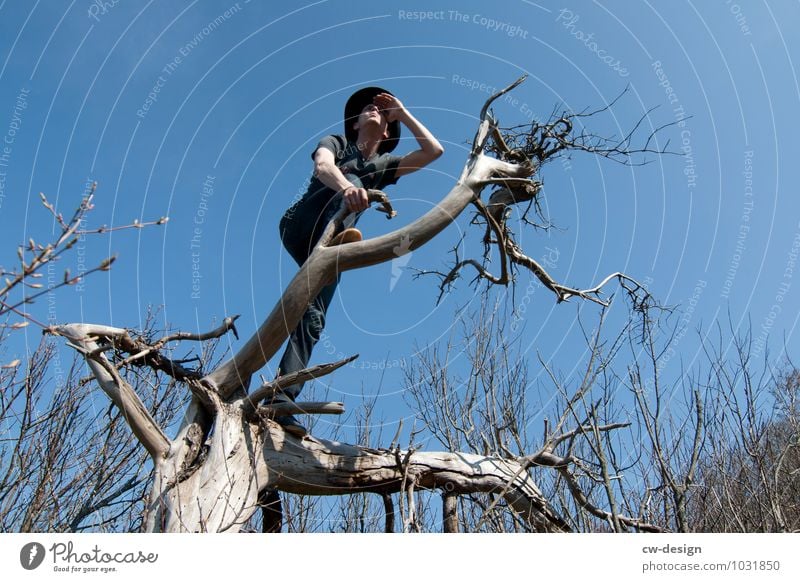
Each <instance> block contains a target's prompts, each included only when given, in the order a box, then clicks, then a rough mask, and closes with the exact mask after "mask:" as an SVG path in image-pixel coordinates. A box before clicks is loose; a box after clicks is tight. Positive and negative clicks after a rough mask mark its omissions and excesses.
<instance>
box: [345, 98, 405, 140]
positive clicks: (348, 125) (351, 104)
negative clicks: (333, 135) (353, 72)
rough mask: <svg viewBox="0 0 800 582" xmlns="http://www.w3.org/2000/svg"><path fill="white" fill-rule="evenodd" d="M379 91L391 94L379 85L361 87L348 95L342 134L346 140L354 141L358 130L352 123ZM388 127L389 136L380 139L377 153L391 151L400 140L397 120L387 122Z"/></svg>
mask: <svg viewBox="0 0 800 582" xmlns="http://www.w3.org/2000/svg"><path fill="white" fill-rule="evenodd" d="M379 93H388V94H389V95H393V94H392V93H391V92H390V91H387V90H386V89H382V88H380V87H364V88H363V89H359V90H358V91H356V92H355V93H353V94H352V95H350V99H348V100H347V103H346V104H345V106H344V135H345V137H346V138H347V141H348V142H351V143H355V141H356V139H357V138H358V132H357V131H356V130H355V129H353V124H354V123H355V122H356V121H358V116H359V114H360V113H361V110H362V109H364V107H366V106H367V105H369V104H370V103H372V100H373V99H374V98H375V95H378V94H379ZM388 129H389V137H387V138H386V139H384V140H383V141H381V145H379V146H378V153H379V154H385V153H388V152H390V151H392V150H393V149H394V148H396V147H397V142H398V141H399V140H400V122H399V121H392V122H391V123H389V126H388Z"/></svg>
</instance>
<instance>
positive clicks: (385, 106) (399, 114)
mask: <svg viewBox="0 0 800 582" xmlns="http://www.w3.org/2000/svg"><path fill="white" fill-rule="evenodd" d="M375 105H377V106H378V107H379V108H381V109H382V110H385V111H386V115H387V119H388V120H389V121H390V122H391V121H394V120H397V121H399V122H400V123H402V124H403V125H405V126H406V127H407V128H408V129H409V131H411V133H412V134H413V135H414V138H415V139H416V140H417V143H418V144H419V149H418V150H414V151H413V152H409V153H407V154H406V155H405V156H403V157H402V158H401V160H400V164H399V165H398V166H397V171H396V172H395V176H396V177H398V178H399V177H400V176H405V175H406V174H410V173H411V172H416V171H417V170H419V169H420V168H424V167H425V166H427V165H428V164H430V163H431V162H432V161H433V160H435V159H436V158H438V157H439V156H441V155H442V154H443V153H444V148H443V147H442V144H440V143H439V140H437V139H436V138H435V137H433V134H432V133H431V132H430V130H429V129H428V128H427V127H425V126H424V125H422V123H420V121H419V120H418V119H417V118H416V117H414V116H413V115H411V113H410V112H409V111H408V109H406V108H405V107H404V106H403V104H402V103H401V102H400V100H399V99H398V98H397V97H395V96H394V95H389V94H388V93H381V94H380V95H377V96H376V97H375Z"/></svg>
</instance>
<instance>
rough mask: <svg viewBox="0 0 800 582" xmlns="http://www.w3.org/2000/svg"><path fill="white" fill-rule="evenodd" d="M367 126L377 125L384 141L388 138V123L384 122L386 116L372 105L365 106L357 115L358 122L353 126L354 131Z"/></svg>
mask: <svg viewBox="0 0 800 582" xmlns="http://www.w3.org/2000/svg"><path fill="white" fill-rule="evenodd" d="M368 124H377V125H378V126H379V127H380V129H381V133H382V134H383V137H384V139H385V138H387V137H389V122H388V121H387V120H386V114H385V113H384V112H383V111H381V110H380V109H378V106H377V105H375V104H374V103H369V104H368V105H365V106H364V108H363V109H362V110H361V113H359V115H358V121H357V122H356V124H355V128H356V131H358V130H359V129H360V128H361V127H366V126H367V125H368Z"/></svg>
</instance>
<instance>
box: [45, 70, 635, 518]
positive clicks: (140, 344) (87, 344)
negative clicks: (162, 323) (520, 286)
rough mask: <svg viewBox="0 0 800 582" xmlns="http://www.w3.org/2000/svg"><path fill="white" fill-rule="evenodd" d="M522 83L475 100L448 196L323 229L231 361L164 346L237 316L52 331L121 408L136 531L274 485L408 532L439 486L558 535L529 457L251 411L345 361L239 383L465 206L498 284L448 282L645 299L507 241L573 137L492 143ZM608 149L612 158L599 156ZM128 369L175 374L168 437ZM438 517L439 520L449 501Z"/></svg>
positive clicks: (543, 133) (556, 131)
mask: <svg viewBox="0 0 800 582" xmlns="http://www.w3.org/2000/svg"><path fill="white" fill-rule="evenodd" d="M522 81H523V79H520V80H518V81H517V82H515V83H514V84H512V85H511V86H509V87H508V88H506V89H504V90H503V91H500V92H499V93H497V94H495V95H493V96H492V97H491V98H489V100H487V102H486V103H485V105H484V106H483V109H482V111H481V114H480V125H479V127H478V130H477V133H476V135H475V138H474V140H473V142H472V148H471V151H470V153H469V156H468V159H467V162H466V164H465V165H464V169H463V171H462V173H461V175H460V177H459V179H458V181H457V183H456V184H455V186H454V187H453V188H452V190H451V191H450V192H449V193H448V194H447V195H446V196H445V197H444V198H443V199H442V200H441V201H440V202H439V204H438V205H437V206H436V207H435V208H433V209H432V210H430V211H429V212H427V213H426V214H424V215H423V216H421V217H420V218H418V219H417V220H416V221H414V222H412V223H411V224H409V225H407V226H405V227H403V228H400V229H398V230H395V231H393V232H390V233H388V234H384V235H382V236H378V237H375V238H372V239H367V240H364V241H362V242H358V243H351V244H347V245H343V246H336V247H329V246H328V243H329V241H330V240H331V238H332V237H333V235H334V233H335V232H336V231H337V229H339V228H340V226H341V224H342V221H343V219H344V218H345V215H346V210H345V209H344V208H342V209H341V210H340V211H339V213H338V214H337V215H336V216H335V217H334V219H333V220H332V221H331V222H330V223H329V224H328V225H327V227H326V229H325V232H324V234H323V236H322V237H321V239H320V242H319V244H318V245H317V247H316V248H315V249H314V251H313V253H312V254H311V256H310V257H309V258H308V260H307V261H306V262H305V264H303V266H302V267H301V268H300V270H299V272H298V273H297V275H296V276H295V277H294V278H293V279H292V280H291V282H290V283H289V285H288V286H287V288H286V289H285V291H284V293H283V295H282V297H281V298H280V300H279V301H278V303H277V304H276V306H275V307H274V308H273V310H272V312H271V313H270V314H269V315H268V316H267V318H266V319H265V320H264V322H263V323H262V325H261V326H260V328H259V329H258V330H257V332H256V333H255V334H254V335H253V336H252V337H251V338H250V339H249V340H248V341H247V342H246V343H245V344H244V346H243V347H242V348H241V349H240V350H239V351H238V353H236V354H235V355H234V356H233V357H232V358H231V359H230V360H228V361H226V362H225V363H223V364H222V365H220V366H219V367H217V368H216V369H213V370H211V371H204V370H199V369H192V368H190V367H187V366H186V365H185V362H180V361H176V360H173V359H170V358H168V357H167V356H166V355H165V353H166V350H167V349H168V347H169V346H170V345H174V343H175V342H179V341H201V340H204V339H208V338H211V337H219V336H221V335H222V334H224V333H227V332H229V331H233V332H235V327H234V320H235V318H228V319H226V320H225V322H224V323H223V325H222V326H220V327H219V328H217V329H216V330H213V331H212V332H209V333H208V334H203V335H197V334H173V335H170V336H166V337H164V338H162V339H160V340H158V341H146V340H145V339H143V338H139V337H136V335H135V334H132V333H130V332H128V330H125V329H121V328H113V327H109V326H104V325H93V324H67V325H60V326H54V327H51V328H50V331H51V332H52V333H54V334H58V335H60V336H63V337H65V338H66V339H67V340H68V342H69V344H70V345H71V346H73V347H74V348H75V349H77V350H78V351H80V352H81V353H82V354H83V355H84V356H85V358H86V361H87V362H88V365H89V367H90V368H91V370H92V372H93V374H94V377H95V378H96V380H97V382H98V384H99V385H100V387H101V388H102V390H103V391H104V392H105V393H106V394H107V395H108V397H109V398H110V399H111V401H112V402H113V404H114V405H115V406H117V407H118V408H119V409H120V410H121V411H122V412H123V416H124V417H125V419H126V420H127V422H128V424H129V425H130V428H131V430H132V431H133V433H134V435H135V436H136V438H137V439H138V440H139V442H140V443H141V444H142V445H143V446H144V448H145V449H146V450H147V452H148V453H149V454H150V456H151V457H152V460H153V465H154V477H153V487H152V491H151V493H150V496H149V501H148V504H147V510H146V516H145V520H144V529H145V530H147V531H164V532H184V531H188V532H196V531H209V532H222V531H227V532H233V531H237V530H239V529H240V528H241V527H242V525H243V524H244V523H245V522H247V520H248V519H249V518H250V516H251V515H252V514H253V513H254V512H255V511H256V510H257V509H258V508H259V507H260V500H261V502H263V499H264V498H265V496H264V494H265V492H267V491H270V490H275V489H277V490H280V491H286V492H290V493H302V494H306V495H343V494H348V493H352V492H359V493H363V492H375V493H377V494H381V495H383V496H384V499H389V497H388V494H391V493H395V492H400V493H401V495H400V499H401V502H402V500H403V499H405V500H406V505H405V508H404V509H405V511H401V512H400V513H401V514H402V515H404V516H405V517H404V522H405V525H406V528H407V529H413V528H414V523H415V517H414V511H415V509H414V491H415V490H419V489H441V490H442V491H443V492H446V493H447V495H448V496H450V497H452V496H457V495H465V494H470V493H475V492H493V493H495V494H496V495H499V496H500V497H501V498H502V499H504V500H505V502H506V503H507V504H508V506H509V507H511V508H513V510H514V511H515V512H516V513H517V514H518V515H519V516H520V518H521V519H522V520H524V521H525V522H526V523H528V524H529V525H530V528H531V529H534V530H539V531H552V530H565V529H569V528H568V525H567V523H566V522H565V520H564V519H563V518H561V517H560V516H559V515H557V514H556V513H555V512H554V511H553V510H552V508H551V507H550V505H549V504H548V502H547V500H546V499H545V498H544V497H543V496H542V494H541V493H540V491H539V489H538V487H537V485H536V483H534V482H533V480H532V478H531V476H530V474H529V472H528V471H527V469H528V465H529V463H530V460H515V459H509V458H503V457H501V456H492V455H487V456H481V455H475V454H464V453H459V452H455V451H452V452H422V451H416V450H413V449H409V450H401V449H400V448H399V447H390V448H387V449H371V448H366V447H357V446H351V445H347V444H341V443H336V442H332V441H325V440H320V439H316V438H313V437H311V436H307V437H304V438H302V439H297V438H294V437H292V436H290V435H288V434H287V433H285V432H284V430H283V429H282V428H281V427H280V425H279V424H277V423H276V422H274V421H273V420H272V419H273V418H274V416H276V415H280V414H298V413H301V414H309V413H310V414H325V413H333V414H337V413H341V412H342V410H343V408H342V406H341V404H339V403H308V402H307V403H297V404H296V405H286V404H281V405H269V404H263V403H262V402H264V401H267V402H268V401H269V399H270V397H272V396H273V395H274V394H275V393H277V392H279V391H280V390H281V389H282V388H283V387H284V386H287V385H290V384H292V383H293V382H295V381H297V375H299V376H303V377H304V378H316V377H320V376H322V375H324V374H327V373H330V372H332V371H334V370H335V369H336V368H337V367H339V366H341V365H343V364H345V363H346V362H347V361H349V360H344V361H340V362H336V363H333V364H326V365H323V366H318V367H316V368H312V369H309V370H305V371H303V372H300V373H298V374H297V375H294V376H291V377H290V376H288V375H287V376H283V377H279V378H278V379H276V380H274V381H272V382H265V383H263V384H261V385H259V386H251V379H252V377H253V375H254V374H255V373H256V372H257V371H258V370H260V369H261V368H262V367H263V366H264V365H265V364H266V363H267V361H268V360H269V359H270V358H271V357H272V356H273V355H274V354H275V353H276V352H277V350H278V349H279V348H280V347H281V345H282V344H283V342H284V340H285V339H286V338H287V337H288V335H289V332H290V331H291V330H292V329H294V327H295V326H296V324H297V322H298V321H299V320H300V318H301V317H302V315H303V313H304V311H305V310H306V306H307V305H308V303H309V301H310V300H311V299H312V298H313V297H315V296H316V295H317V294H318V293H319V291H320V290H321V289H322V288H323V287H324V286H325V285H326V284H327V283H328V282H330V281H331V280H333V279H334V278H335V277H336V276H337V275H338V274H339V273H342V272H344V271H348V270H353V269H359V268H364V267H368V266H371V265H375V264H378V263H382V262H386V261H389V260H391V259H393V258H394V257H395V256H396V253H395V249H396V248H397V247H398V246H401V245H402V246H403V247H404V248H408V250H409V251H413V250H415V249H417V248H419V247H421V246H422V245H424V244H425V243H427V242H428V241H429V240H431V239H432V238H433V237H434V236H436V235H437V234H439V233H440V232H441V231H442V230H444V229H445V228H446V227H447V226H448V225H449V224H450V223H451V222H453V221H454V220H455V218H456V217H458V216H459V215H460V214H461V213H462V211H463V210H464V209H465V208H466V207H467V206H468V205H470V204H473V205H475V206H476V207H477V209H478V210H479V212H480V213H481V214H482V216H483V217H484V219H485V221H486V224H487V241H493V242H494V243H495V244H496V246H497V248H498V249H499V251H500V253H501V255H502V257H503V260H502V262H501V265H502V269H503V271H502V274H501V275H500V276H499V277H497V276H493V275H491V274H489V273H488V271H486V270H485V269H482V266H481V264H480V263H478V262H477V261H466V262H463V263H462V264H461V265H457V266H456V268H455V269H454V271H452V272H451V274H449V275H448V276H447V279H448V281H446V282H449V280H452V279H453V278H454V277H455V274H456V273H457V271H458V269H460V268H461V267H462V266H464V265H465V264H467V263H468V262H471V264H473V265H474V266H476V267H478V268H479V272H480V273H481V276H482V277H485V278H487V279H490V280H492V281H493V282H498V283H507V282H508V281H509V277H508V271H507V265H508V262H509V261H511V262H513V263H514V264H516V265H521V266H525V267H527V268H529V269H531V270H532V271H533V272H534V273H535V274H536V276H537V277H539V278H540V279H541V280H542V281H543V282H545V284H546V285H547V286H548V288H550V289H551V290H552V291H553V292H554V293H555V294H556V296H557V298H558V299H559V300H560V301H561V300H566V299H568V298H570V297H580V298H583V299H589V300H592V301H598V302H600V299H598V297H597V296H598V294H599V292H600V291H601V289H602V287H603V286H604V285H605V284H606V283H608V282H609V281H611V280H612V279H617V280H619V281H620V282H621V283H622V284H623V286H624V287H625V288H626V289H627V290H628V292H629V293H630V294H631V296H633V297H634V298H638V301H639V302H641V301H643V300H644V299H643V298H646V297H647V295H646V294H645V293H644V291H643V289H642V288H641V286H639V285H638V284H637V283H636V282H635V281H634V280H633V279H631V278H629V277H627V276H626V275H624V274H622V273H614V274H612V275H610V276H609V277H607V278H606V279H605V280H604V281H603V282H601V283H600V284H599V285H597V286H595V287H592V288H589V289H578V288H574V287H569V286H565V285H561V284H559V283H557V282H556V281H555V280H554V279H553V278H552V277H550V275H548V274H547V273H546V272H545V271H544V270H543V269H542V268H541V267H540V266H539V265H538V264H537V263H536V262H535V261H533V260H531V259H530V258H528V257H527V256H526V255H525V254H524V253H523V251H522V249H520V248H519V247H518V245H517V244H516V243H515V242H514V240H513V237H512V236H511V235H510V231H509V230H508V228H507V227H506V226H505V219H504V217H505V216H506V212H507V209H508V208H509V207H510V206H511V205H513V204H518V203H520V202H526V201H527V202H530V201H535V199H536V195H537V193H538V192H539V189H540V183H539V182H538V181H537V180H536V179H535V178H534V175H535V174H536V172H537V171H538V168H539V167H540V165H541V163H542V161H543V160H544V159H548V157H552V155H555V154H551V153H549V152H550V151H551V150H552V149H553V148H555V149H556V150H557V151H560V150H559V148H561V149H564V148H566V147H567V145H568V144H569V143H570V142H569V141H568V139H567V133H568V130H569V129H571V125H569V119H561V120H559V121H558V122H557V123H554V124H549V125H547V126H546V127H543V128H541V127H540V128H539V130H537V131H538V133H537V132H534V133H533V134H531V135H530V138H531V143H530V144H527V145H526V144H522V145H514V144H513V143H512V144H511V145H509V136H512V137H513V132H512V133H510V134H507V135H506V137H503V135H501V131H500V128H499V126H498V124H497V122H496V120H495V119H494V118H493V116H492V115H491V114H490V112H489V107H490V105H491V103H492V102H493V101H495V100H496V99H497V98H499V97H500V96H501V95H503V94H505V93H506V92H508V91H510V90H512V89H513V88H514V87H516V86H517V85H519V84H520V83H521V82H522ZM565 123H566V124H567V125H564V124H565ZM517 137H520V135H518V136H517ZM511 141H512V142H513V141H514V140H511ZM571 143H572V147H573V149H588V150H589V151H594V153H599V154H601V155H602V154H603V151H602V150H601V149H600V148H598V147H596V144H595V146H592V145H591V143H588V142H587V143H588V145H586V144H585V145H584V146H583V147H582V145H581V144H582V140H581V137H580V136H578V137H577V139H575V140H573V141H572V142H571ZM625 147H626V144H625V143H624V142H623V143H621V144H620V145H619V146H618V148H619V149H620V151H624V148H625ZM537 148H538V149H537ZM542 148H545V149H542ZM548 148H549V149H548ZM592 148H594V149H592ZM645 149H646V148H645ZM613 153H614V152H613V149H612V150H611V151H610V152H608V155H609V156H610V155H611V154H613ZM543 156H544V157H543ZM491 187H496V188H497V189H496V190H495V191H494V192H492V193H491V194H490V195H489V197H488V201H483V200H482V198H481V196H482V193H483V192H484V190H485V189H487V188H491ZM370 199H371V200H372V201H374V202H381V203H382V205H383V207H384V209H385V210H386V211H387V212H388V213H389V215H390V217H391V215H392V214H393V211H392V209H391V205H390V204H389V201H388V199H386V197H385V196H383V195H382V193H379V192H375V191H373V192H371V193H370ZM481 269H482V270H481ZM138 365H146V366H150V367H152V368H154V369H156V370H159V371H161V372H163V373H165V374H167V375H169V376H171V377H173V378H174V379H175V380H178V381H179V382H181V383H183V384H185V385H186V386H187V387H188V388H189V390H190V391H191V393H192V401H191V404H190V405H189V406H188V408H187V410H186V411H185V414H184V417H183V422H182V425H181V427H180V429H179V430H178V432H177V434H176V436H175V437H174V438H170V437H168V436H167V435H166V433H165V431H164V429H163V428H162V427H161V426H160V425H159V424H158V423H157V422H156V421H155V420H154V419H153V417H152V416H151V415H150V414H149V412H148V410H147V409H146V407H145V406H144V405H143V404H142V401H141V400H140V398H139V396H138V395H137V394H136V392H135V391H134V390H133V389H132V387H131V385H130V384H129V383H128V382H127V381H126V380H125V378H124V373H123V370H124V369H126V368H128V367H131V366H138ZM535 461H536V462H541V461H542V459H540V458H537V459H535ZM445 507H446V510H447V511H448V512H451V511H452V507H453V504H452V501H451V500H448V501H447V502H446V503H445ZM402 509H403V507H402V506H401V510H402ZM386 513H387V516H391V519H394V515H395V513H394V511H393V509H392V508H391V504H388V505H387V512H386ZM387 520H388V517H387ZM447 523H448V524H450V525H448V528H451V527H452V524H453V523H454V520H453V517H452V515H449V516H448V520H447ZM387 529H388V528H387Z"/></svg>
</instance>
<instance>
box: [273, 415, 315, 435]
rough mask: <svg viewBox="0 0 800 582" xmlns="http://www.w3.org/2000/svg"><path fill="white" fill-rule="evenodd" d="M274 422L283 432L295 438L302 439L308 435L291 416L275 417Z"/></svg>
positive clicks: (304, 428)
mask: <svg viewBox="0 0 800 582" xmlns="http://www.w3.org/2000/svg"><path fill="white" fill-rule="evenodd" d="M275 422H277V423H278V424H279V425H281V426H282V427H283V430H285V431H286V432H288V433H289V434H291V435H294V436H296V437H297V438H303V437H304V436H306V435H307V434H308V431H307V430H306V427H304V426H303V425H302V424H300V423H299V422H298V421H297V419H296V418H295V417H294V416H292V415H288V416H276V417H275Z"/></svg>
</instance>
